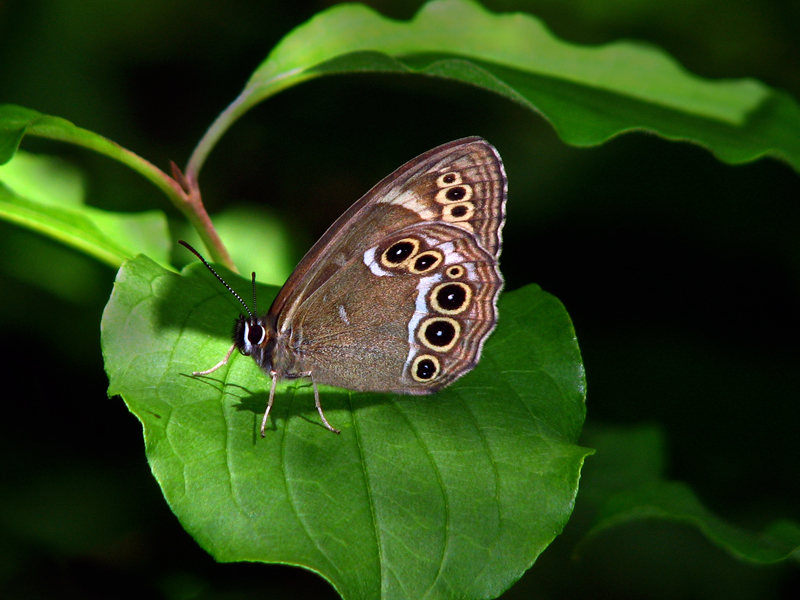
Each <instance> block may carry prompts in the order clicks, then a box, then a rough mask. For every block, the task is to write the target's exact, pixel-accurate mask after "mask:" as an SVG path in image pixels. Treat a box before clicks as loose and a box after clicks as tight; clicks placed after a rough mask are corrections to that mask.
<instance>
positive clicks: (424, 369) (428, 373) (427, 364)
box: [411, 354, 441, 383]
mask: <svg viewBox="0 0 800 600" xmlns="http://www.w3.org/2000/svg"><path fill="white" fill-rule="evenodd" d="M440 371H441V365H440V364H439V359H438V358H436V357H435V356H433V355H431V354H421V355H420V356H418V357H417V358H415V359H414V362H413V363H412V364H411V377H413V378H414V380H415V381H419V382H420V383H425V382H428V381H432V380H433V379H436V377H437V376H438V375H439V372H440Z"/></svg>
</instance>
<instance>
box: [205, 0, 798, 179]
mask: <svg viewBox="0 0 800 600" xmlns="http://www.w3.org/2000/svg"><path fill="white" fill-rule="evenodd" d="M364 71H372V72H395V73H417V74H421V75H426V76H433V77H439V78H445V79H450V80H453V81H458V82H461V83H467V84H470V85H475V86H478V87H481V88H484V89H486V90H489V91H492V92H494V93H497V94H500V95H502V96H505V97H507V98H509V99H511V100H513V101H514V102H518V103H520V104H522V105H523V106H525V107H527V108H529V109H531V110H533V111H536V112H537V113H540V114H542V115H543V116H544V117H545V118H546V119H548V120H549V121H550V122H551V123H552V124H553V126H554V127H555V129H556V131H557V132H558V134H559V135H560V136H561V138H562V139H564V140H565V141H566V142H568V143H571V144H575V145H579V146H587V145H595V144H600V143H602V142H605V141H606V140H608V139H609V138H611V137H613V136H616V135H619V134H621V133H624V132H628V131H634V130H646V131H650V132H652V133H656V134H658V135H660V136H662V137H664V138H667V139H672V140H684V141H692V142H695V143H698V144H702V145H703V146H705V147H707V148H708V149H709V150H711V151H712V152H713V153H714V154H716V155H717V156H718V157H719V158H720V159H722V160H725V161H727V162H731V163H739V162H744V161H750V160H755V159H756V158H759V157H762V156H773V157H777V158H780V159H782V160H785V161H787V162H789V163H790V164H791V165H792V166H793V167H794V168H795V169H796V170H800V107H798V105H797V103H796V102H795V101H794V100H793V99H792V98H790V97H789V96H788V95H786V94H783V93H780V92H777V91H775V90H772V89H770V88H769V87H767V86H766V85H764V84H762V83H760V82H758V81H755V80H753V79H739V80H717V81H711V80H707V79H702V78H700V77H697V76H695V75H693V74H691V73H689V72H687V71H686V70H684V69H683V68H682V67H681V66H680V65H679V64H678V63H677V62H676V61H675V60H674V59H673V58H672V57H670V56H669V55H667V54H666V53H665V52H664V51H663V50H661V49H658V48H655V47H652V46H647V45H645V44H641V43H632V42H616V43H612V44H607V45H604V46H597V47H587V46H578V45H575V44H570V43H567V42H564V41H561V40H559V39H557V38H556V37H554V36H553V35H552V34H551V33H550V32H549V31H548V30H547V29H546V27H545V26H544V25H543V24H542V23H541V22H540V21H539V20H538V19H536V18H535V17H533V16H531V15H527V14H523V13H514V14H500V15H497V14H492V13H490V12H488V11H487V10H485V9H484V8H482V7H481V6H480V5H478V4H476V3H475V2H472V1H470V0H434V1H432V2H429V3H428V4H426V5H424V6H423V7H422V8H421V9H420V11H419V13H418V14H417V15H416V16H415V17H414V18H413V19H412V20H411V21H409V22H398V21H393V20H391V19H387V18H385V17H383V16H381V15H379V14H378V13H376V12H374V11H373V10H372V9H370V8H368V7H366V6H363V5H360V4H341V5H337V6H334V7H332V8H330V9H328V10H326V11H323V12H321V13H319V14H318V15H316V16H315V17H313V18H312V19H311V20H309V21H308V22H307V23H305V24H303V25H301V26H299V27H297V28H296V29H295V30H293V31H292V32H290V33H289V34H288V35H287V36H286V37H285V38H284V39H283V40H282V41H281V42H280V43H279V44H278V45H277V46H276V47H275V49H274V50H273V51H272V52H271V53H270V55H269V56H268V57H267V59H266V60H265V61H264V62H263V63H262V64H261V65H260V66H259V67H258V69H256V71H255V72H254V73H253V75H252V77H251V78H250V80H249V81H248V83H247V85H246V86H245V89H244V90H243V91H242V93H241V94H240V96H239V97H238V98H237V99H236V100H235V101H234V102H233V104H231V106H230V107H229V108H228V109H227V110H226V111H225V112H224V113H223V114H222V115H221V116H220V117H219V119H218V120H217V122H216V123H215V124H214V125H213V126H212V128H211V129H210V130H209V132H208V133H207V135H206V137H205V138H204V140H203V141H202V142H201V143H200V144H199V146H198V149H197V151H196V154H195V156H194V157H193V159H192V161H191V163H190V164H193V165H195V166H196V167H197V166H199V165H200V164H202V162H203V161H204V159H205V156H206V155H207V153H208V152H209V151H210V148H211V147H212V146H213V145H214V144H215V143H216V141H217V140H218V139H219V137H221V135H222V133H224V131H225V130H226V129H227V128H228V127H230V125H231V124H232V123H233V122H234V121H235V120H236V119H237V118H238V117H240V116H241V115H242V114H244V113H245V112H247V111H248V110H249V109H250V108H252V107H253V106H254V105H256V104H258V103H259V102H261V101H262V100H264V99H265V98H268V97H270V96H272V95H274V94H276V93H277V92H279V91H281V90H283V89H286V88H288V87H291V86H292V85H296V84H297V83H300V82H302V81H305V80H308V79H310V78H313V77H318V76H321V75H325V74H333V73H353V72H364ZM198 170H199V169H198Z"/></svg>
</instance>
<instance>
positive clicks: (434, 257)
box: [408, 250, 444, 275]
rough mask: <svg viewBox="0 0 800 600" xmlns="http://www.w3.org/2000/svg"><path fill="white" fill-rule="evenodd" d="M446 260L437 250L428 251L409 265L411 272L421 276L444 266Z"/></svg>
mask: <svg viewBox="0 0 800 600" xmlns="http://www.w3.org/2000/svg"><path fill="white" fill-rule="evenodd" d="M443 260H444V256H442V253H441V252H438V251H437V250H428V251H427V252H422V253H421V254H420V255H419V256H417V258H415V259H414V262H413V263H412V264H411V265H409V269H408V270H409V271H411V272H412V273H414V274H415V275H421V274H423V273H428V272H430V271H433V270H434V269H435V268H436V267H438V266H439V265H440V264H442V261H443Z"/></svg>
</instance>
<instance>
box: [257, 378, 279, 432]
mask: <svg viewBox="0 0 800 600" xmlns="http://www.w3.org/2000/svg"><path fill="white" fill-rule="evenodd" d="M270 375H272V385H271V386H270V388H269V401H268V402H267V410H266V411H265V412H264V418H263V419H261V437H265V436H266V433H265V431H264V430H265V429H266V428H267V419H268V418H269V411H271V410H272V401H273V400H275V386H276V385H277V384H278V373H277V372H276V371H272V372H271V373H270Z"/></svg>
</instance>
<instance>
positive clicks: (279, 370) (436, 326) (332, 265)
mask: <svg viewBox="0 0 800 600" xmlns="http://www.w3.org/2000/svg"><path fill="white" fill-rule="evenodd" d="M506 193H507V181H506V176H505V170H504V169H503V163H502V161H501V159H500V156H499V154H498V153H497V150H495V149H494V147H493V146H492V145H491V144H489V143H488V142H486V141H485V140H483V139H481V138H479V137H469V138H464V139H461V140H456V141H453V142H450V143H448V144H444V145H442V146H439V147H438V148H434V149H433V150H429V151H428V152H426V153H425V154H422V155H420V156H418V157H417V158H415V159H413V160H411V161H410V162H408V163H406V164H405V165H403V166H402V167H400V168H399V169H397V170H396V171H395V172H394V173H392V174H391V175H389V176H388V177H386V178H385V179H384V180H383V181H381V182H380V183H378V184H377V185H376V186H375V187H373V188H372V189H371V190H370V191H369V192H367V193H366V194H365V195H364V196H363V197H362V198H361V199H360V200H358V202H356V203H355V204H353V205H352V206H351V207H350V208H349V209H348V210H347V211H346V212H345V213H344V214H343V215H342V216H341V217H339V219H337V220H336V222H335V223H334V224H333V225H331V227H330V228H329V229H328V231H326V232H325V234H324V235H323V236H322V237H321V238H320V239H319V241H318V242H317V243H316V244H314V246H313V247H312V248H311V250H309V252H308V253H307V254H306V255H305V257H303V260H301V261H300V264H298V265H297V268H296V269H295V270H294V272H293V273H292V275H291V276H290V277H289V279H288V281H287V282H286V283H285V284H284V286H283V288H282V289H281V291H280V292H279V293H278V296H277V297H276V298H275V301H274V302H273V303H272V306H271V307H270V309H269V311H268V312H267V314H266V315H263V316H258V315H254V314H252V313H251V312H250V309H249V308H248V307H247V304H246V303H245V302H244V301H243V300H242V298H241V297H240V296H239V295H238V294H237V293H236V292H234V291H233V290H232V289H231V288H230V286H228V284H227V283H225V281H223V280H222V278H221V277H220V276H219V275H217V273H216V272H215V271H214V270H213V269H212V268H211V266H210V265H209V264H208V263H207V262H206V261H205V260H204V259H203V257H202V256H200V254H199V253H198V252H197V251H196V250H195V249H194V248H192V247H191V246H189V245H188V244H187V243H186V242H183V241H181V242H180V243H181V244H183V245H184V246H186V247H187V248H188V249H189V250H191V251H192V252H194V254H195V255H197V256H198V257H199V258H200V260H202V261H203V263H204V264H205V265H206V266H207V267H208V268H209V269H210V270H211V272H212V273H214V275H216V276H217V278H218V279H219V280H220V281H222V283H223V284H224V285H225V287H226V288H228V290H229V291H230V292H231V293H233V294H234V295H235V296H236V297H237V298H238V299H239V301H240V302H241V303H242V305H243V306H244V307H245V310H246V312H247V315H248V316H247V317H245V316H243V315H240V316H239V318H238V319H237V321H236V326H235V329H234V333H233V346H231V348H230V350H229V351H228V353H227V354H226V355H225V358H224V359H223V360H222V361H220V362H219V363H218V364H216V365H214V366H213V367H212V368H210V369H208V370H206V371H199V372H195V373H193V375H208V374H210V373H213V372H214V371H216V370H217V369H219V368H220V367H222V366H223V365H225V364H226V363H227V362H228V359H229V358H230V357H231V354H232V353H233V351H234V349H238V350H239V351H240V352H241V353H242V354H244V355H246V356H252V357H253V360H255V361H256V363H257V364H258V366H259V367H261V368H262V369H263V370H264V372H265V373H267V374H268V375H269V377H270V378H271V379H272V386H271V388H270V393H269V402H268V404H267V410H266V412H265V413H264V418H263V420H262V422H261V435H262V436H263V435H264V429H265V427H266V423H267V418H268V417H269V412H270V410H271V408H272V402H273V400H274V397H275V386H276V383H277V381H278V379H295V378H299V377H308V378H309V379H310V380H311V383H312V385H313V388H314V400H315V404H316V407H317V411H318V412H319V415H320V418H321V419H322V422H323V423H324V424H325V426H326V427H327V428H328V429H330V430H331V431H333V432H335V433H339V430H337V429H334V428H333V427H332V426H331V425H330V424H329V423H328V420H327V419H326V418H325V415H324V413H323V412H322V406H321V405H320V400H319V391H318V390H317V384H320V383H321V384H326V385H332V386H337V387H342V388H347V389H350V390H359V391H371V392H394V393H401V394H430V393H432V392H435V391H437V390H439V389H441V388H442V387H444V386H446V385H448V384H450V383H452V382H453V381H455V380H456V379H458V378H459V377H461V376H462V375H464V374H465V373H467V372H468V371H470V370H471V369H472V368H473V367H474V366H475V365H476V364H477V363H478V360H479V359H480V355H481V349H482V348H483V344H484V342H485V341H486V338H487V337H488V336H489V334H490V333H491V332H492V330H493V329H494V327H495V324H496V322H497V297H498V295H499V293H500V289H501V288H502V286H503V278H502V276H501V274H500V270H499V269H498V258H499V256H500V247H501V231H502V228H503V223H504V222H505V204H506ZM253 286H254V293H255V273H254V274H253Z"/></svg>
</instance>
